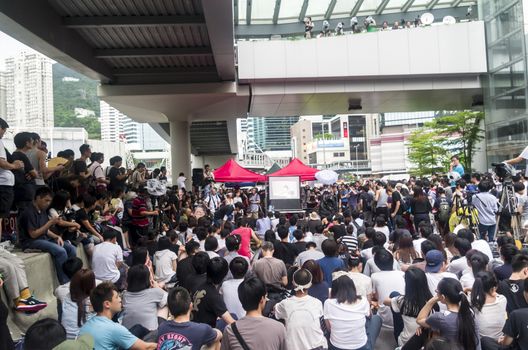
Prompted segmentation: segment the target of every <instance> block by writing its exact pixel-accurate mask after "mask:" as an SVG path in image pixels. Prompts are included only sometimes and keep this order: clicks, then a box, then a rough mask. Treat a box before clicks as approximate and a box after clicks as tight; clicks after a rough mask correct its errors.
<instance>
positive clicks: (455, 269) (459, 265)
mask: <svg viewBox="0 0 528 350" xmlns="http://www.w3.org/2000/svg"><path fill="white" fill-rule="evenodd" d="M455 248H456V250H458V253H459V256H460V257H459V258H457V259H455V260H451V262H450V263H449V265H447V269H446V271H447V272H451V273H454V274H455V275H457V276H462V275H463V274H464V273H466V272H468V271H469V266H468V263H467V260H466V258H465V257H466V253H467V252H468V251H470V250H471V243H470V242H469V241H468V240H467V239H464V238H458V237H457V238H456V239H455Z"/></svg>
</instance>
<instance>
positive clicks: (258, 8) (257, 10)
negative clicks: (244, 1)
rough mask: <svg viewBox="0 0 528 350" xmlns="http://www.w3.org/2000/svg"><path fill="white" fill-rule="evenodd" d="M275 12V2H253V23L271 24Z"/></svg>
mask: <svg viewBox="0 0 528 350" xmlns="http://www.w3.org/2000/svg"><path fill="white" fill-rule="evenodd" d="M274 10H275V1H272V0H253V3H252V5H251V23H255V24H262V23H271V22H272V19H273V11H274Z"/></svg>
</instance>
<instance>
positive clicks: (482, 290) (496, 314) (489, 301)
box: [471, 271, 507, 339]
mask: <svg viewBox="0 0 528 350" xmlns="http://www.w3.org/2000/svg"><path fill="white" fill-rule="evenodd" d="M498 285H499V283H498V282H497V278H496V277H495V275H494V274H493V273H491V272H488V271H484V272H479V273H478V274H476V276H475V283H474V284H473V289H472V290H471V306H473V310H474V311H475V317H476V319H477V323H478V326H479V335H480V337H481V338H482V337H490V338H492V339H499V337H501V336H502V335H503V334H502V328H503V327H504V323H505V322H506V319H507V314H506V304H507V301H506V297H505V296H504V295H501V294H497V287H498Z"/></svg>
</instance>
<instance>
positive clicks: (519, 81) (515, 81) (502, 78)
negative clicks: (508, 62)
mask: <svg viewBox="0 0 528 350" xmlns="http://www.w3.org/2000/svg"><path fill="white" fill-rule="evenodd" d="M523 65H524V64H523V62H518V63H516V64H514V65H513V66H510V67H506V68H504V69H501V70H500V71H498V72H497V73H494V74H493V76H492V79H493V85H494V87H495V95H499V94H501V93H503V92H506V91H509V90H512V89H515V88H519V87H522V86H524V69H523Z"/></svg>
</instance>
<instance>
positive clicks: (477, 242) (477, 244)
mask: <svg viewBox="0 0 528 350" xmlns="http://www.w3.org/2000/svg"><path fill="white" fill-rule="evenodd" d="M457 236H458V237H460V238H464V239H467V240H468V241H469V243H471V249H475V250H478V251H479V252H481V253H484V254H486V256H487V257H488V260H490V261H491V260H493V253H492V252H491V248H490V246H489V243H488V242H487V241H486V240H484V239H475V235H474V234H473V232H471V230H469V229H467V228H464V229H461V230H458V232H457Z"/></svg>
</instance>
